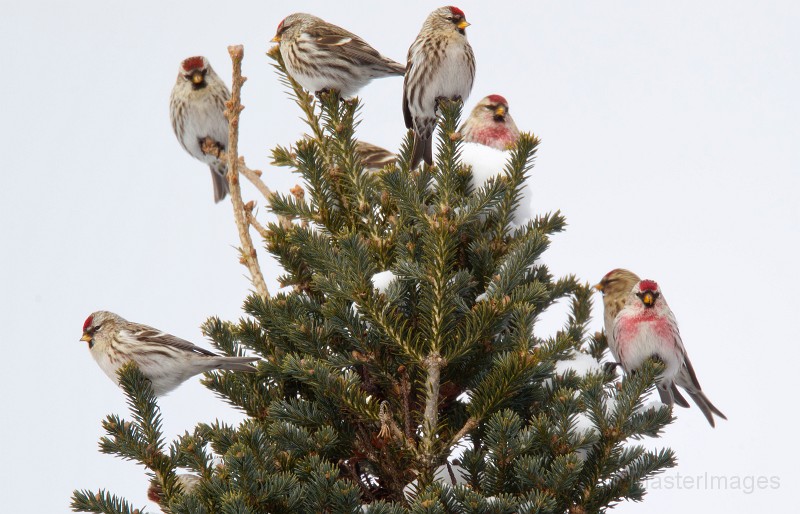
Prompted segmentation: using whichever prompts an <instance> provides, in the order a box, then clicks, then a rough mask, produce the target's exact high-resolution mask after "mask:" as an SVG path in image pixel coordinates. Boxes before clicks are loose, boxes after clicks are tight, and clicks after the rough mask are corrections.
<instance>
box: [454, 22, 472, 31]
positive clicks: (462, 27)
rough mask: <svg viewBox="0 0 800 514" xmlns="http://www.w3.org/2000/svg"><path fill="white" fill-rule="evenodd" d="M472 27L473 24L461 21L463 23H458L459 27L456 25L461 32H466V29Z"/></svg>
mask: <svg viewBox="0 0 800 514" xmlns="http://www.w3.org/2000/svg"><path fill="white" fill-rule="evenodd" d="M470 25H471V23H469V22H467V20H461V21H459V22H458V25H456V27H458V28H459V29H460V30H464V29H465V28H467V27H469V26H470Z"/></svg>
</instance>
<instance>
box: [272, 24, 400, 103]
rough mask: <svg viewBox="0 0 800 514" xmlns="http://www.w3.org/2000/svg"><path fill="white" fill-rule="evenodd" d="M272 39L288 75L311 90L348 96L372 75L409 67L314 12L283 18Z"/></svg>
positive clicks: (385, 75) (369, 80)
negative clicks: (277, 45)
mask: <svg viewBox="0 0 800 514" xmlns="http://www.w3.org/2000/svg"><path fill="white" fill-rule="evenodd" d="M272 41H273V42H276V43H279V44H280V50H281V57H282V58H283V63H284V65H285V66H286V71H288V72H289V75H290V76H291V77H292V78H293V79H295V80H296V81H297V82H299V83H300V85H301V86H303V88H305V89H306V90H308V91H311V92H312V93H319V92H322V91H328V90H336V91H338V92H339V94H340V95H341V96H342V97H344V98H347V97H350V96H353V95H354V94H356V93H357V92H358V90H359V89H361V88H362V87H364V86H366V85H367V84H368V83H370V82H371V81H372V79H377V78H381V77H391V76H397V75H403V74H404V73H405V71H406V67H405V66H403V65H402V64H400V63H398V62H395V61H393V60H391V59H389V58H388V57H384V56H383V55H381V54H380V53H378V51H377V50H375V49H374V48H372V47H371V46H369V44H367V42H366V41H364V40H363V39H361V38H360V37H358V36H356V35H355V34H353V33H352V32H349V31H347V30H345V29H343V28H341V27H337V26H336V25H333V24H331V23H328V22H326V21H324V20H322V19H320V18H317V17H316V16H313V15H311V14H305V13H295V14H291V15H289V16H287V17H286V18H284V19H283V21H281V22H280V24H279V25H278V30H277V32H276V33H275V37H273V38H272Z"/></svg>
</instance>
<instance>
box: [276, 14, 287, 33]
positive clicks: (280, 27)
mask: <svg viewBox="0 0 800 514" xmlns="http://www.w3.org/2000/svg"><path fill="white" fill-rule="evenodd" d="M284 21H286V18H284V19H282V20H281V22H280V23H278V28H277V29H276V30H275V32H276V33H277V34H280V33H281V29H282V28H283V22H284Z"/></svg>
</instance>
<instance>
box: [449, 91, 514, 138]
mask: <svg viewBox="0 0 800 514" xmlns="http://www.w3.org/2000/svg"><path fill="white" fill-rule="evenodd" d="M459 132H460V133H461V137H462V138H463V140H464V142H465V143H478V144H481V145H485V146H489V147H491V148H495V149H497V150H508V149H509V147H511V146H514V145H515V144H516V143H517V140H518V139H519V129H518V128H517V124H516V123H514V118H512V117H511V113H510V112H509V109H508V101H507V100H506V99H505V98H504V97H502V96H500V95H489V96H487V97H484V98H483V99H482V100H481V101H480V102H478V105H476V106H475V108H474V109H472V112H471V113H470V115H469V118H467V121H465V122H464V125H462V126H461V129H460V130H459Z"/></svg>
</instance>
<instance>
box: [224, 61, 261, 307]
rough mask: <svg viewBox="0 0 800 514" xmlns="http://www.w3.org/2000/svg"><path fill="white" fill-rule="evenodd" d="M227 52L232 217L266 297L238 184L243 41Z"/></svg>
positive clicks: (245, 256)
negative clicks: (230, 75)
mask: <svg viewBox="0 0 800 514" xmlns="http://www.w3.org/2000/svg"><path fill="white" fill-rule="evenodd" d="M228 53H229V54H230V56H231V61H233V83H232V84H231V99H230V100H228V102H226V104H225V107H226V109H225V117H227V118H228V150H227V158H228V186H229V189H230V195H231V204H232V205H233V218H234V219H235V220H236V227H237V228H238V230H239V240H240V241H241V243H242V260H243V261H244V264H245V266H247V269H248V270H249V271H250V280H251V282H252V284H253V287H255V288H256V293H258V295H259V296H261V297H262V298H264V299H267V298H269V290H268V289H267V283H266V282H265V281H264V275H263V274H262V273H261V267H260V266H259V264H258V255H257V254H256V249H255V248H254V247H253V239H252V238H251V237H250V230H249V228H250V227H249V224H248V222H247V216H246V211H245V208H244V202H242V190H241V187H240V185H239V166H240V159H239V156H238V151H239V150H238V145H239V114H240V113H241V112H242V109H244V107H242V102H241V93H242V85H243V84H244V82H245V80H247V77H243V76H242V59H243V58H244V47H243V46H242V45H235V46H229V47H228ZM243 174H244V173H243ZM245 177H247V175H245ZM264 187H266V186H264Z"/></svg>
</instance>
